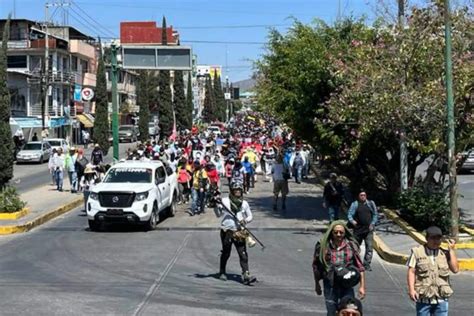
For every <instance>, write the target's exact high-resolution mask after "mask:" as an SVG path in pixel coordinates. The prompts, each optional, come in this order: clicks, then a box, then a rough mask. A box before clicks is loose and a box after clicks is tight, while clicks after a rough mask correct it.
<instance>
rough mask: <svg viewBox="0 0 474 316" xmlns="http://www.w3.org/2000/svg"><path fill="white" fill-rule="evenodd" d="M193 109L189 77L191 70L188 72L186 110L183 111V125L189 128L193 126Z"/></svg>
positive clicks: (191, 85) (190, 79)
mask: <svg viewBox="0 0 474 316" xmlns="http://www.w3.org/2000/svg"><path fill="white" fill-rule="evenodd" d="M193 110H194V103H193V84H192V78H191V72H189V73H188V87H187V93H186V111H185V113H184V115H185V120H183V123H184V126H185V127H186V128H187V129H191V128H192V126H193Z"/></svg>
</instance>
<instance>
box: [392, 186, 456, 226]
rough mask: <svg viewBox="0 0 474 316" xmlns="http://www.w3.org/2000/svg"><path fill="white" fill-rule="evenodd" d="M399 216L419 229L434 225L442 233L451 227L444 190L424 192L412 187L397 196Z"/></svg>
mask: <svg viewBox="0 0 474 316" xmlns="http://www.w3.org/2000/svg"><path fill="white" fill-rule="evenodd" d="M397 200H398V207H399V209H400V216H401V217H402V218H403V219H404V220H406V221H407V222H408V223H409V224H410V225H411V226H413V227H414V228H416V229H417V230H419V231H422V230H425V229H426V228H428V227H430V226H433V225H436V226H438V227H439V228H441V230H442V231H443V233H448V232H449V230H450V227H451V216H450V212H449V204H448V201H447V199H446V193H444V192H431V193H426V192H424V191H423V189H422V188H420V187H413V188H410V189H408V190H407V191H405V192H403V193H402V194H400V195H399V196H398V199H397Z"/></svg>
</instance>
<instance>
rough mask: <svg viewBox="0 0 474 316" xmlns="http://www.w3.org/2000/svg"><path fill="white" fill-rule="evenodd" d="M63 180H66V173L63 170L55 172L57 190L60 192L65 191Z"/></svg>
mask: <svg viewBox="0 0 474 316" xmlns="http://www.w3.org/2000/svg"><path fill="white" fill-rule="evenodd" d="M63 178H64V173H63V171H62V170H55V171H54V179H55V180H56V188H57V189H58V190H62V189H63Z"/></svg>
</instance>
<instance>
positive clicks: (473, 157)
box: [459, 148, 474, 173]
mask: <svg viewBox="0 0 474 316" xmlns="http://www.w3.org/2000/svg"><path fill="white" fill-rule="evenodd" d="M461 159H462V160H463V162H462V163H461V164H460V166H459V173H461V172H463V171H467V172H470V171H472V170H474V148H473V149H471V150H469V151H467V152H466V153H465V156H464V157H462V158H461Z"/></svg>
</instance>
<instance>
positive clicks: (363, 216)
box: [347, 189, 378, 271]
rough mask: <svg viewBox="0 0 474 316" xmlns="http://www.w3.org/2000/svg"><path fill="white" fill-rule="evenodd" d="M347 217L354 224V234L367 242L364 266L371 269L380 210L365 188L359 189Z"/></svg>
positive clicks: (359, 241) (357, 238)
mask: <svg viewBox="0 0 474 316" xmlns="http://www.w3.org/2000/svg"><path fill="white" fill-rule="evenodd" d="M347 219H348V221H349V223H350V224H351V225H352V227H353V230H354V236H355V238H356V240H357V242H358V243H359V245H361V246H362V242H364V243H365V255H364V267H365V270H367V271H371V270H372V269H371V267H370V263H371V262H372V255H373V243H374V229H375V224H376V223H377V220H378V211H377V206H376V205H375V202H374V201H372V200H369V199H367V193H366V192H365V190H364V189H360V190H359V195H358V197H357V200H356V201H354V202H352V204H351V206H350V208H349V211H348V212H347Z"/></svg>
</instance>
